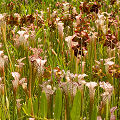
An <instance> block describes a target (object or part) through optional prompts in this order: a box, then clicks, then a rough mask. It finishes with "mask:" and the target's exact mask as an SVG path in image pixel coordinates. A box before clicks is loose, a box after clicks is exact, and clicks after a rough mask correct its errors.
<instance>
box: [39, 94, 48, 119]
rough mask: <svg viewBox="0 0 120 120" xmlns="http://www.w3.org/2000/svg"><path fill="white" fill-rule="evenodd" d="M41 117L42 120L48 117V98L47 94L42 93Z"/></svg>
mask: <svg viewBox="0 0 120 120" xmlns="http://www.w3.org/2000/svg"><path fill="white" fill-rule="evenodd" d="M40 115H41V117H42V118H46V117H47V98H46V95H45V92H42V94H41V98H40Z"/></svg>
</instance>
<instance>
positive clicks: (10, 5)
mask: <svg viewBox="0 0 120 120" xmlns="http://www.w3.org/2000/svg"><path fill="white" fill-rule="evenodd" d="M14 6H15V4H14V3H13V2H10V3H9V4H8V5H7V7H8V9H9V10H10V11H12V10H13V8H14Z"/></svg>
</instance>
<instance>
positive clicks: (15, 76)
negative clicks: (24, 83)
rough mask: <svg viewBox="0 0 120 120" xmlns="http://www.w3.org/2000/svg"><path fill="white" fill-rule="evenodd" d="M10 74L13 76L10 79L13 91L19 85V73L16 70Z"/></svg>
mask: <svg viewBox="0 0 120 120" xmlns="http://www.w3.org/2000/svg"><path fill="white" fill-rule="evenodd" d="M12 76H13V77H14V80H13V81H12V84H13V89H14V92H16V90H17V88H18V85H19V79H20V74H19V73H18V72H12Z"/></svg>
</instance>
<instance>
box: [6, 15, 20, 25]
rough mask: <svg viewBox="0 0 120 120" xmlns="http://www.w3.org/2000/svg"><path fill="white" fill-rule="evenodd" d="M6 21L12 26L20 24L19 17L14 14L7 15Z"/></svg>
mask: <svg viewBox="0 0 120 120" xmlns="http://www.w3.org/2000/svg"><path fill="white" fill-rule="evenodd" d="M6 23H7V24H9V25H11V26H14V25H16V26H18V25H19V21H18V17H15V16H13V15H10V16H6Z"/></svg>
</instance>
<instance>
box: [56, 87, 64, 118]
mask: <svg viewBox="0 0 120 120" xmlns="http://www.w3.org/2000/svg"><path fill="white" fill-rule="evenodd" d="M61 111H62V92H61V90H60V89H59V88H58V89H57V91H56V96H55V111H54V113H55V119H56V120H60V116H61Z"/></svg>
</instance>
